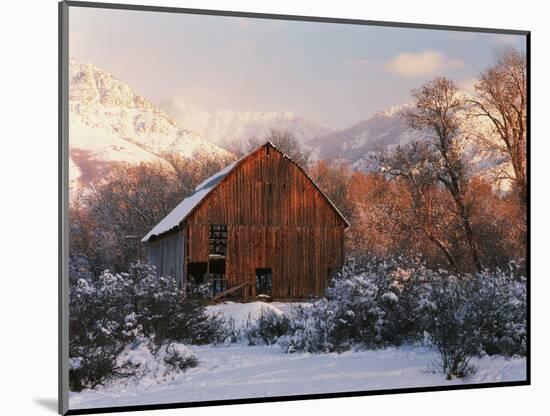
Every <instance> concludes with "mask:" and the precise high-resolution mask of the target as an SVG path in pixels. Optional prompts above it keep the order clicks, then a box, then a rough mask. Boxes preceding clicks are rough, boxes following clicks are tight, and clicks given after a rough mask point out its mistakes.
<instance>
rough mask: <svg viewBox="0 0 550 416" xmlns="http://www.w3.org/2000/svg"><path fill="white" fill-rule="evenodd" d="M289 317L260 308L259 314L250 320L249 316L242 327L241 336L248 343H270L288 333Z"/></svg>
mask: <svg viewBox="0 0 550 416" xmlns="http://www.w3.org/2000/svg"><path fill="white" fill-rule="evenodd" d="M288 330H289V318H288V317H287V316H286V315H284V314H281V313H277V312H275V311H273V310H272V309H262V310H261V311H260V316H259V317H258V318H257V319H255V320H251V318H250V317H249V318H248V320H247V322H246V324H245V326H244V328H243V336H244V337H245V338H246V339H247V340H248V344H249V345H262V344H265V345H272V344H275V343H276V342H277V341H278V339H279V338H280V337H282V336H284V335H286V334H287V333H288Z"/></svg>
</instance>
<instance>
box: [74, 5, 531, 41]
mask: <svg viewBox="0 0 550 416" xmlns="http://www.w3.org/2000/svg"><path fill="white" fill-rule="evenodd" d="M64 3H65V4H67V5H68V6H72V7H88V8H95V9H111V10H134V11H146V12H160V13H179V14H198V15H210V16H226V17H246V18H255V19H276V20H295V21H301V22H319V23H338V24H355V25H367V26H385V27H400V28H411V29H426V30H454V31H460V32H480V33H494V34H501V35H527V34H528V33H530V31H528V30H517V29H500V28H484V27H470V26H452V25H436V24H429V23H405V22H387V21H382V20H362V19H352V18H341V17H322V16H303V15H289V14H276V13H258V12H243V11H229V10H214V9H192V8H183V7H168V6H146V5H139V4H120V3H102V2H89V1H73V0H66V1H64Z"/></svg>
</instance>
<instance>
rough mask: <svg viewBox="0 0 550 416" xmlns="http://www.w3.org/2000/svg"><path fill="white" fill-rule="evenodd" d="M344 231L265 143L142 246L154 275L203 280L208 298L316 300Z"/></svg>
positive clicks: (340, 256) (329, 208)
mask: <svg viewBox="0 0 550 416" xmlns="http://www.w3.org/2000/svg"><path fill="white" fill-rule="evenodd" d="M348 226H349V224H348V222H347V221H346V219H345V218H344V217H343V216H342V214H341V213H340V212H339V211H338V209H336V207H335V206H334V205H333V204H332V202H331V201H330V200H329V199H328V197H327V196H326V195H325V194H324V193H323V192H322V191H321V190H320V189H319V187H318V186H317V185H316V184H315V183H314V182H313V181H312V180H311V178H310V177H309V176H308V175H307V174H306V173H305V172H304V170H303V169H302V168H301V167H300V166H298V164H296V163H295V162H293V161H292V160H291V159H290V158H289V157H288V156H286V155H285V154H283V153H282V152H281V151H279V150H278V149H277V148H276V147H275V146H274V145H273V144H272V143H270V142H268V143H266V144H265V145H263V146H261V147H260V148H258V149H257V150H255V151H253V152H252V153H250V154H248V155H247V156H245V157H243V158H242V159H240V160H238V161H237V162H235V163H232V164H231V165H229V166H227V167H226V168H224V169H223V170H221V171H220V172H218V173H216V174H215V175H213V176H212V177H210V178H208V179H207V180H205V181H204V182H203V183H201V184H200V185H198V186H197V188H196V189H195V192H194V193H193V194H192V195H191V196H189V197H188V198H186V199H184V200H183V201H182V202H181V203H180V204H179V205H178V206H177V207H176V208H174V210H173V211H172V212H170V213H169V214H168V215H167V216H166V217H165V218H164V219H163V220H162V221H161V222H160V223H158V224H157V225H156V226H155V227H154V228H153V229H152V230H151V231H150V232H149V233H148V234H147V235H146V236H145V237H144V238H143V239H142V241H143V242H145V243H147V246H148V257H149V263H150V264H153V265H155V266H156V267H157V273H159V275H172V276H175V277H177V278H178V279H179V280H180V281H181V282H182V283H184V282H186V281H191V282H195V283H203V282H205V281H210V282H211V285H212V291H213V296H214V297H220V296H225V295H233V296H237V297H242V298H244V299H246V298H248V297H256V296H267V297H270V298H273V299H303V298H307V297H312V296H323V294H324V291H325V288H326V287H327V284H328V279H329V276H330V275H331V273H332V272H333V271H335V270H336V269H338V268H340V267H341V266H342V264H343V261H344V230H345V229H346V228H347V227H348Z"/></svg>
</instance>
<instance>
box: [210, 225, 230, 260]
mask: <svg viewBox="0 0 550 416" xmlns="http://www.w3.org/2000/svg"><path fill="white" fill-rule="evenodd" d="M226 253H227V225H219V224H212V225H210V235H209V238H208V254H209V255H210V256H225V255H226Z"/></svg>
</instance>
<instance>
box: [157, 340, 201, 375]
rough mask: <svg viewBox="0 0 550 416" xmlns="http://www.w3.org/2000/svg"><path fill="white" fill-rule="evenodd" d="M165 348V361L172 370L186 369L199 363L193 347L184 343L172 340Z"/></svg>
mask: <svg viewBox="0 0 550 416" xmlns="http://www.w3.org/2000/svg"><path fill="white" fill-rule="evenodd" d="M164 350H165V351H166V354H165V356H164V363H165V364H166V365H167V366H168V367H169V368H170V369H171V370H176V371H178V370H179V371H185V370H186V369H188V368H193V367H196V366H197V365H199V360H198V359H197V357H195V355H194V354H193V352H192V351H191V349H190V348H189V347H187V346H185V345H183V344H177V343H175V342H172V343H170V344H168V345H166V346H164Z"/></svg>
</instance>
